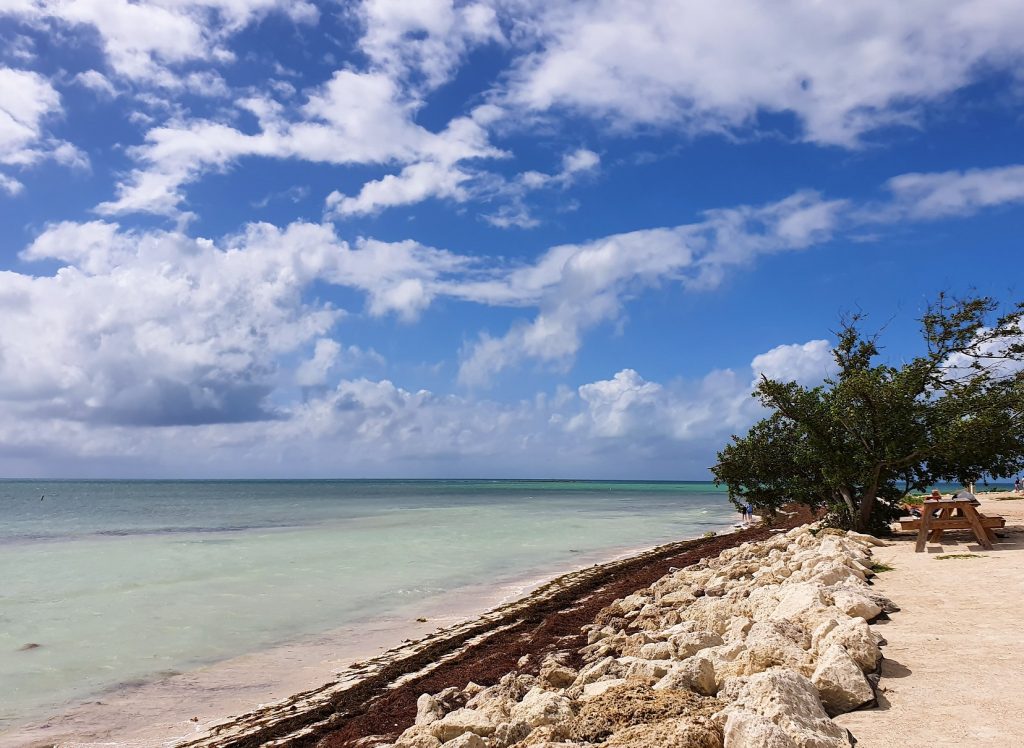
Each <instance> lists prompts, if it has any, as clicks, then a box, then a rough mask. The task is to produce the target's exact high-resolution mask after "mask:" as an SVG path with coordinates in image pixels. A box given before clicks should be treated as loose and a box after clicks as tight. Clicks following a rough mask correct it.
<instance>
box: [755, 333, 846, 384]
mask: <svg viewBox="0 0 1024 748" xmlns="http://www.w3.org/2000/svg"><path fill="white" fill-rule="evenodd" d="M834 364H835V361H834V359H833V357H832V346H831V344H830V343H829V342H828V341H827V340H811V341H808V342H807V343H804V344H803V345H800V344H799V343H794V344H792V345H780V346H776V347H775V348H772V349H771V350H770V351H767V352H765V353H762V354H760V355H758V356H755V357H754V360H753V361H751V362H750V367H751V369H753V370H754V375H755V381H756V379H760V377H761V376H762V375H763V376H766V377H768V378H769V379H778V380H781V381H783V382H799V383H800V384H817V383H818V382H820V381H821V380H822V379H824V378H825V376H826V375H827V374H828V373H830V372H831V371H832V370H833V368H834Z"/></svg>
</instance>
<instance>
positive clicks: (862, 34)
mask: <svg viewBox="0 0 1024 748" xmlns="http://www.w3.org/2000/svg"><path fill="white" fill-rule="evenodd" d="M515 7H516V8H517V9H519V8H521V7H522V5H521V4H517V5H516V6H515ZM528 7H530V8H531V10H532V12H533V17H532V18H531V19H530V23H522V24H520V25H519V26H518V29H519V32H520V34H521V37H522V39H521V43H522V44H523V45H526V44H531V45H534V49H533V50H531V51H530V52H529V53H528V54H526V55H524V56H523V57H522V58H520V59H519V60H517V61H516V63H515V65H514V71H513V73H512V76H511V82H510V85H509V89H508V91H507V94H506V96H505V98H506V100H507V101H508V102H509V103H510V104H511V105H514V106H517V107H519V108H522V109H526V110H533V111H549V110H556V109H561V110H565V109H569V110H572V111H575V112H578V113H580V114H583V115H585V116H593V117H596V118H611V119H612V120H613V121H615V122H617V123H618V124H620V125H622V126H627V127H631V126H635V125H650V124H653V125H657V126H664V127H669V128H673V129H678V130H682V131H684V132H687V133H700V132H724V131H736V130H742V129H743V128H749V127H751V126H754V125H756V120H757V117H758V115H759V114H761V113H791V114H792V115H794V116H795V117H796V119H797V121H798V122H799V125H800V137H801V138H802V139H804V140H807V141H810V142H814V143H819V144H823V145H840V146H846V147H855V146H857V145H858V144H859V143H860V141H861V139H862V138H863V136H864V135H865V134H867V133H870V132H871V131H872V130H876V129H878V128H881V127H885V126H888V125H893V124H914V123H915V122H916V121H917V119H918V110H919V107H920V106H921V105H923V104H925V103H927V102H929V101H933V100H935V99H938V98H939V97H941V96H944V95H946V94H949V93H950V92H952V91H955V90H956V89H958V88H960V87H962V86H965V85H967V84H968V83H970V82H971V81H972V80H974V79H975V77H976V76H978V75H979V74H981V71H984V70H986V69H992V68H997V69H1002V70H1013V69H1015V67H1016V66H1017V65H1019V64H1020V61H1021V57H1022V52H1021V47H1020V45H1019V41H1018V40H1019V39H1020V37H1021V34H1022V33H1024V9H1022V8H1021V6H1019V5H1018V4H1014V3H1007V2H1005V0H973V1H969V2H965V1H963V0H944V1H943V2H938V3H936V2H932V1H931V0H914V1H912V2H901V3H891V2H887V1H886V0H870V1H869V2H860V3H857V4H855V5H851V6H847V7H843V8H842V9H840V10H837V9H836V7H835V6H834V5H832V4H823V3H819V2H815V1H814V0H785V1H784V2H774V3H763V2H760V1H759V0H729V2H727V3H725V4H722V3H715V4H707V3H701V2H697V1H693V2H679V1H678V0H654V1H653V2H649V3H645V4H644V5H643V8H642V10H641V9H640V8H639V7H638V6H637V5H636V3H632V2H629V1H628V0H587V1H585V2H571V3H570V2H556V3H550V2H543V3H541V2H532V3H528ZM808 29H813V33H805V32H806V30H808Z"/></svg>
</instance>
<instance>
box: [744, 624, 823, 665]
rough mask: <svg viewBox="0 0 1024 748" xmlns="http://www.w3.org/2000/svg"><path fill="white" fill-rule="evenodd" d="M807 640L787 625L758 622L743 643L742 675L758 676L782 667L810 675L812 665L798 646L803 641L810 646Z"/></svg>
mask: <svg viewBox="0 0 1024 748" xmlns="http://www.w3.org/2000/svg"><path fill="white" fill-rule="evenodd" d="M809 639H810V637H808V636H807V634H806V632H805V631H804V630H803V629H802V628H800V627H799V626H796V625H794V624H792V623H790V622H789V621H758V622H757V623H755V624H754V625H753V626H751V627H750V631H749V632H748V633H747V638H746V639H745V640H744V644H745V646H746V649H747V653H746V654H747V666H746V671H745V672H746V673H759V672H762V671H764V670H767V669H768V668H771V667H775V666H782V667H788V668H792V669H793V670H796V671H798V672H802V673H803V674H805V675H810V674H811V672H813V663H812V661H811V656H810V654H809V653H808V652H807V651H806V650H805V649H804V648H803V646H802V644H803V643H804V640H807V641H806V643H807V645H808V646H810V641H809Z"/></svg>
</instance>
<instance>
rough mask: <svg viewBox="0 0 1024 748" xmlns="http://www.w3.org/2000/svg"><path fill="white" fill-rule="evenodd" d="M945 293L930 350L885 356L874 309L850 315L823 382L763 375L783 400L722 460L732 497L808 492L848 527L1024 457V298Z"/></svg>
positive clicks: (1007, 470)
mask: <svg viewBox="0 0 1024 748" xmlns="http://www.w3.org/2000/svg"><path fill="white" fill-rule="evenodd" d="M997 312H998V306H997V304H996V303H995V302H994V301H993V300H992V299H990V298H974V297H972V298H967V299H963V300H959V299H955V298H952V297H950V296H948V295H946V294H940V295H939V297H938V298H937V300H936V301H935V302H934V303H932V304H930V305H929V306H928V308H927V310H926V312H925V314H924V316H923V317H922V318H921V335H922V339H923V343H924V345H923V349H924V351H923V352H922V353H920V354H919V355H917V356H916V357H914V358H911V359H909V360H908V361H905V362H904V363H901V364H893V363H886V362H881V361H879V359H880V357H881V350H880V348H879V345H878V335H877V334H873V335H867V334H865V333H864V332H863V331H862V329H861V326H862V324H863V322H864V315H862V314H856V315H853V316H852V317H849V318H847V319H845V320H843V321H842V322H841V326H840V329H839V331H838V332H837V333H836V335H837V338H838V342H837V345H836V347H835V348H834V350H833V356H834V358H835V363H836V373H835V374H833V375H831V376H830V377H829V378H827V379H826V380H825V381H824V383H823V384H821V385H820V386H817V387H805V386H802V385H800V384H797V383H796V382H784V381H778V380H773V379H768V378H767V377H765V376H763V375H762V377H761V380H760V382H759V383H758V385H757V388H756V389H755V391H754V393H753V394H754V396H755V397H758V398H760V400H761V403H762V404H763V405H764V406H765V407H766V408H768V409H770V410H771V411H772V412H771V414H770V415H769V416H768V417H767V418H765V419H763V420H761V421H760V422H758V423H756V424H755V425H754V426H753V427H752V428H751V429H750V431H749V432H748V433H747V435H746V436H744V437H738V436H733V437H732V441H731V443H729V444H728V445H726V446H725V448H723V449H722V451H720V452H719V453H718V463H717V464H716V465H715V466H714V467H713V468H712V473H713V474H714V478H715V482H716V483H718V484H723V483H724V484H725V485H726V486H727V487H728V490H729V498H730V500H731V501H732V502H733V503H734V504H736V505H737V507H739V506H741V505H742V504H743V503H746V502H750V503H753V504H754V505H755V506H757V507H758V508H759V509H763V510H765V511H767V512H768V513H769V514H774V513H775V511H776V510H777V509H778V508H779V507H781V506H782V505H784V504H786V503H788V502H791V501H792V502H797V503H800V504H804V505H807V506H809V507H810V508H811V509H812V510H822V509H824V510H826V511H827V512H828V516H829V519H830V520H831V521H832V522H833V523H834V524H837V525H839V526H841V527H846V528H851V529H856V530H861V531H866V530H875V531H878V530H882V529H887V528H888V523H889V522H890V521H891V520H892V519H893V518H894V517H895V516H896V515H897V513H898V511H899V503H900V499H901V498H902V497H903V496H905V495H906V493H907V492H908V491H912V490H925V489H926V488H927V487H929V486H931V485H933V484H934V483H936V482H940V481H956V482H959V483H961V484H963V485H968V484H969V483H973V482H975V481H979V480H981V479H983V478H986V477H999V476H1009V475H1013V474H1014V473H1016V472H1017V471H1019V470H1021V469H1022V468H1024V327H1022V321H1024V303H1021V304H1017V305H1016V306H1015V307H1013V308H1012V309H1011V310H1010V311H1009V312H1006V313H1003V314H1001V315H997Z"/></svg>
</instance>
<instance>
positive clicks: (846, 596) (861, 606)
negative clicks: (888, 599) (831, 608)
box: [832, 587, 882, 621]
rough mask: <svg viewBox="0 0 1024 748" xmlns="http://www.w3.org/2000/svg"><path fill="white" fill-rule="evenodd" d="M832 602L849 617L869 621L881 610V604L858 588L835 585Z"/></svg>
mask: <svg viewBox="0 0 1024 748" xmlns="http://www.w3.org/2000/svg"><path fill="white" fill-rule="evenodd" d="M832 604H833V605H835V606H836V607H837V608H839V610H841V611H843V612H844V613H846V615H848V616H850V617H851V618H863V619H864V620H865V621H870V620H871V619H873V618H875V617H876V616H878V615H879V614H880V613H881V612H882V606H881V605H879V604H878V603H876V602H875V601H874V600H872V599H871V598H870V597H868V596H867V595H865V594H863V593H861V592H860V591H859V590H856V589H853V588H850V587H837V588H835V589H834V590H833V591H832Z"/></svg>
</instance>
